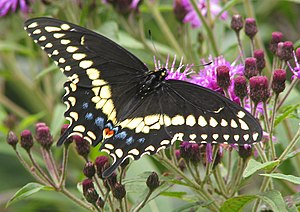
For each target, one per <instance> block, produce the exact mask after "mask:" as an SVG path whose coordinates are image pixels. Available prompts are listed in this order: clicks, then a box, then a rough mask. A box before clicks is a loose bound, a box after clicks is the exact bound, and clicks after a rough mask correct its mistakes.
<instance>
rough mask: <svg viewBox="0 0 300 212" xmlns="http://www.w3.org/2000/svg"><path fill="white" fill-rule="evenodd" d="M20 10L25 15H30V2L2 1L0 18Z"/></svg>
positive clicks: (0, 1)
mask: <svg viewBox="0 0 300 212" xmlns="http://www.w3.org/2000/svg"><path fill="white" fill-rule="evenodd" d="M18 8H19V9H20V10H21V11H22V12H23V13H28V12H29V10H30V8H29V0H0V16H5V15H7V14H8V13H9V11H11V12H16V11H17V9H18Z"/></svg>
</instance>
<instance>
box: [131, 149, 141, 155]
mask: <svg viewBox="0 0 300 212" xmlns="http://www.w3.org/2000/svg"><path fill="white" fill-rule="evenodd" d="M128 154H131V155H139V154H140V151H139V150H137V149H132V150H130V151H129V152H128Z"/></svg>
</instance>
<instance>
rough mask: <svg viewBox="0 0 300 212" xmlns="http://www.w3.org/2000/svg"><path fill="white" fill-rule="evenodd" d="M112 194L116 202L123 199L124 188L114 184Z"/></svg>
mask: <svg viewBox="0 0 300 212" xmlns="http://www.w3.org/2000/svg"><path fill="white" fill-rule="evenodd" d="M112 194H113V196H114V197H115V198H116V199H118V200H121V199H123V198H124V197H125V195H126V190H125V186H124V185H122V184H120V183H116V184H115V185H114V187H113V189H112Z"/></svg>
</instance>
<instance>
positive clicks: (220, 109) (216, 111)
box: [213, 107, 224, 113]
mask: <svg viewBox="0 0 300 212" xmlns="http://www.w3.org/2000/svg"><path fill="white" fill-rule="evenodd" d="M223 108H224V107H221V108H219V109H218V110H215V111H213V112H214V113H220V112H221V111H222V110H223Z"/></svg>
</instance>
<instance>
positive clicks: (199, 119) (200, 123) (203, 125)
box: [198, 116, 207, 127]
mask: <svg viewBox="0 0 300 212" xmlns="http://www.w3.org/2000/svg"><path fill="white" fill-rule="evenodd" d="M198 125H199V126H200V127H205V126H206V125H207V121H206V120H205V118H204V117H203V116H199V118H198Z"/></svg>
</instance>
